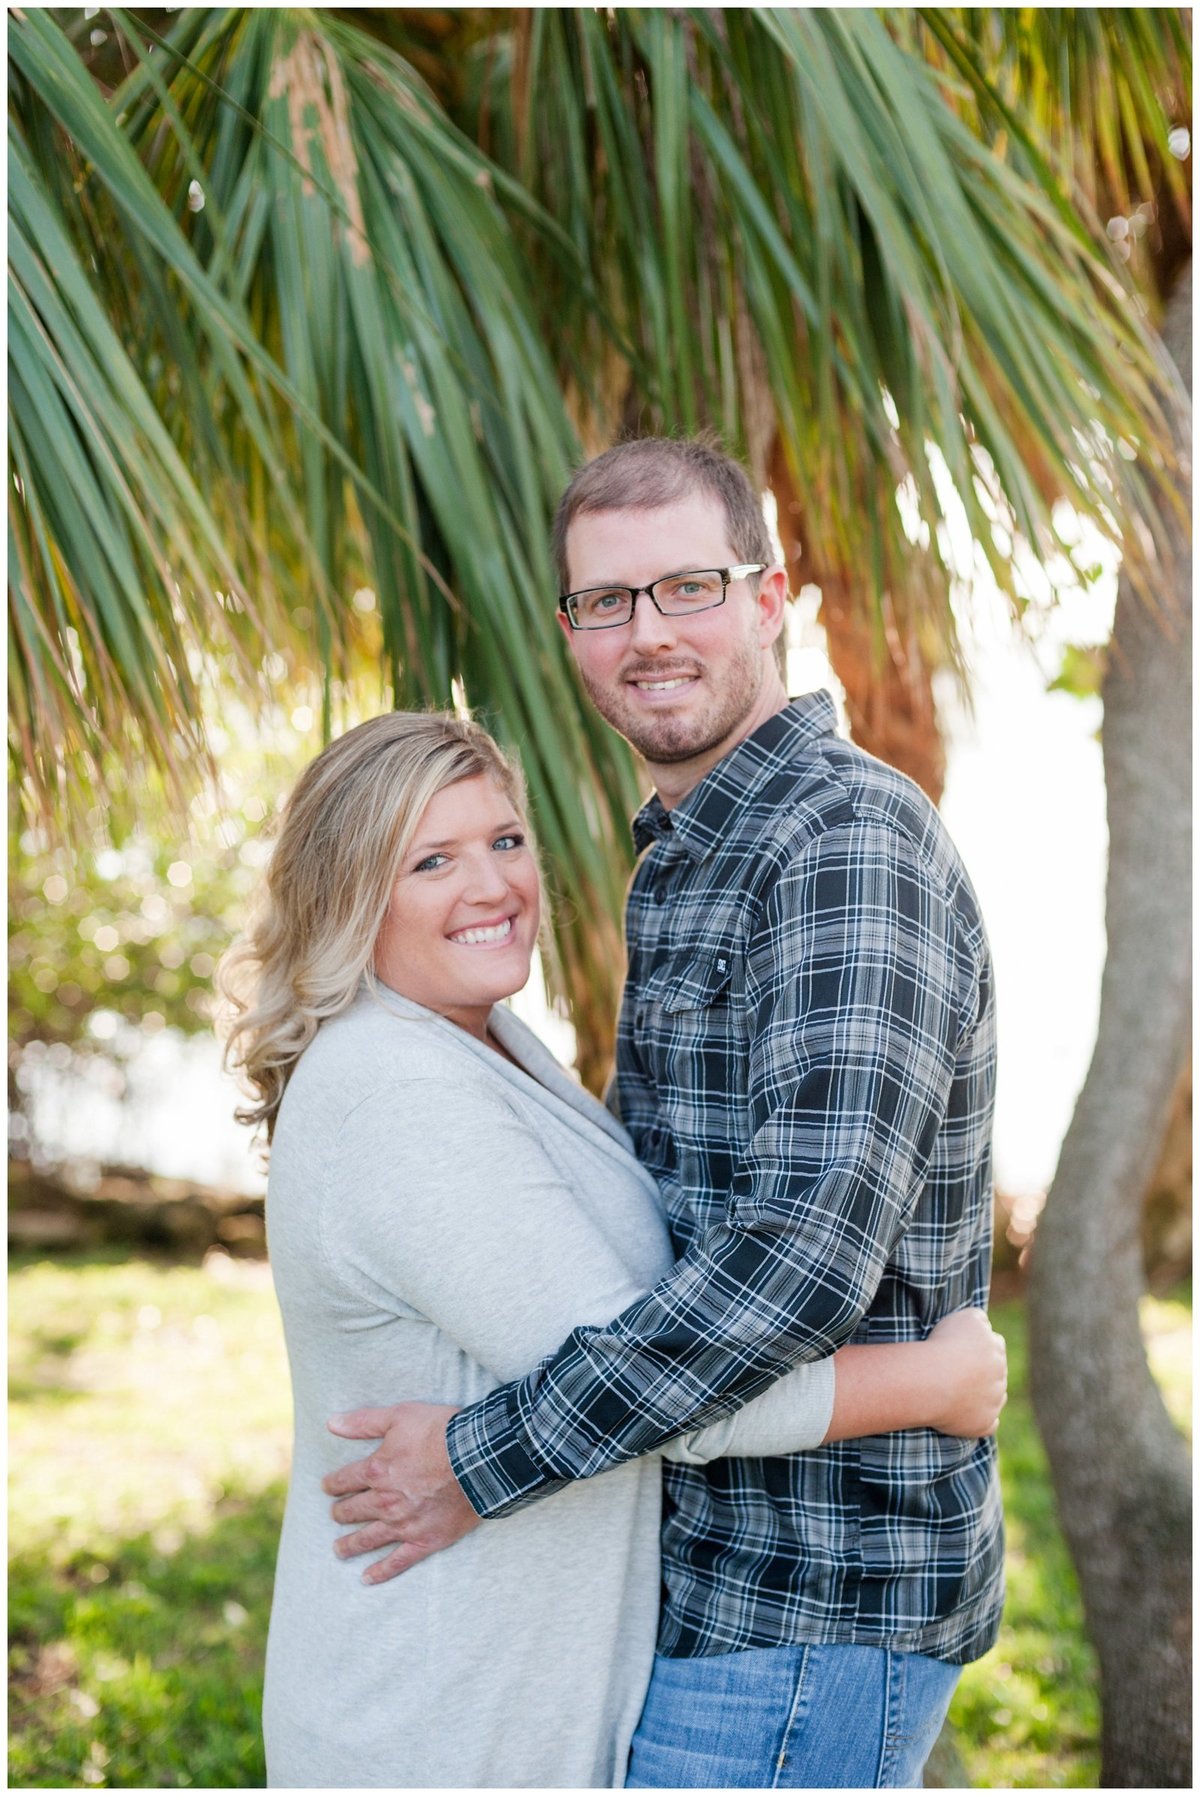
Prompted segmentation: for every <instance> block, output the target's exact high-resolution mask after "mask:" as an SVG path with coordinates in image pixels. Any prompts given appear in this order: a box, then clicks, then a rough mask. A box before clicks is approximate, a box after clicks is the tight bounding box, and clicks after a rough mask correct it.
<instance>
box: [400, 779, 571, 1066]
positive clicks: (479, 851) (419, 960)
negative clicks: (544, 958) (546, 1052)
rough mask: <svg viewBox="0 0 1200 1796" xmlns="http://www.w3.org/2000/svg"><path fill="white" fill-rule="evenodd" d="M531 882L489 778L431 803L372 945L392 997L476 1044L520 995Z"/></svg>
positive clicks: (510, 819) (518, 827)
mask: <svg viewBox="0 0 1200 1796" xmlns="http://www.w3.org/2000/svg"><path fill="white" fill-rule="evenodd" d="M537 930H538V876H537V866H536V863H535V861H534V858H533V853H532V851H531V849H530V847H529V845H528V842H527V841H526V837H525V829H524V826H523V825H522V823H521V821H520V818H519V817H518V815H517V811H516V809H515V807H514V805H513V803H512V800H511V799H509V798H507V797H506V796H505V794H504V793H503V792H502V791H501V789H500V787H499V786H498V785H497V784H496V782H495V781H494V780H493V779H491V778H490V777H489V775H487V774H477V775H475V776H474V777H473V778H471V779H465V780H459V781H458V782H457V783H456V784H455V785H453V786H446V787H445V788H444V789H443V790H442V791H441V792H439V793H437V794H436V796H435V797H433V798H431V799H430V801H429V803H428V805H427V806H426V808H425V812H424V815H423V816H422V818H421V820H420V822H419V823H418V825H417V830H416V834H415V835H414V837H413V841H412V846H411V848H410V849H409V851H408V853H407V854H406V855H405V856H404V859H403V861H402V862H401V864H400V870H399V872H398V874H397V876H396V881H395V884H394V885H393V887H392V895H391V898H390V900H389V902H388V908H387V915H386V916H385V917H384V920H383V925H382V927H381V928H380V931H379V934H378V936H377V937H376V938H375V971H376V973H377V974H378V976H379V977H380V979H382V980H383V982H384V984H385V985H389V986H390V987H391V988H392V990H393V991H395V992H399V993H400V995H401V996H402V997H405V998H411V999H413V1000H414V1002H415V1003H417V1004H424V1005H425V1007H426V1008H427V1009H429V1010H436V1011H438V1012H439V1013H440V1014H441V1015H442V1016H445V1017H449V1018H450V1020H451V1021H452V1022H455V1023H458V1024H459V1025H460V1026H461V1027H462V1028H464V1029H467V1030H469V1031H470V1033H471V1034H472V1035H476V1036H478V1037H479V1039H480V1040H482V1039H483V1037H484V1034H485V1032H486V1029H487V1018H488V1012H489V1011H490V1009H491V1007H492V1005H493V1004H495V1003H496V1002H498V1000H499V999H501V998H508V997H511V996H512V994H513V992H516V991H520V989H521V987H522V986H523V985H524V984H525V981H526V980H527V979H528V977H529V962H530V957H531V955H532V953H533V948H534V943H535V941H536V940H537Z"/></svg>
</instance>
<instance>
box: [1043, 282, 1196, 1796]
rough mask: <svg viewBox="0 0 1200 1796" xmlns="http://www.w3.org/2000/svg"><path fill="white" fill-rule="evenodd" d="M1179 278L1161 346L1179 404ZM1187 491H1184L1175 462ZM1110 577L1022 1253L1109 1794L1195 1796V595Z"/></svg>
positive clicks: (1183, 366)
mask: <svg viewBox="0 0 1200 1796" xmlns="http://www.w3.org/2000/svg"><path fill="white" fill-rule="evenodd" d="M1190 323H1191V269H1190V265H1189V266H1188V267H1187V268H1186V269H1185V270H1184V271H1183V274H1182V276H1181V278H1180V280H1179V281H1178V282H1177V284H1176V287H1175V289H1174V292H1173V293H1172V296H1171V301H1170V304H1169V306H1168V308H1167V316H1166V320H1165V324H1164V329H1163V336H1164V340H1165V342H1166V345H1167V348H1168V350H1169V351H1170V353H1171V355H1172V356H1173V357H1174V359H1175V362H1176V364H1177V366H1178V368H1179V371H1180V374H1181V376H1182V377H1183V380H1184V382H1185V384H1186V386H1187V388H1188V391H1189V392H1190V390H1191V348H1190ZM1180 451H1181V476H1180V477H1181V483H1183V484H1184V485H1185V490H1186V492H1187V493H1190V467H1189V465H1188V462H1187V446H1186V444H1184V443H1182V442H1181V445H1180ZM1176 551H1177V555H1178V566H1177V569H1176V570H1175V577H1174V579H1173V582H1172V583H1171V584H1170V585H1169V587H1168V589H1167V590H1164V591H1162V592H1160V593H1159V594H1157V595H1156V597H1157V599H1158V601H1159V604H1158V607H1157V610H1158V614H1157V615H1155V614H1154V613H1153V612H1152V611H1151V609H1150V608H1149V607H1148V606H1147V605H1146V604H1145V603H1144V602H1143V601H1142V600H1141V599H1139V597H1138V596H1137V594H1136V593H1135V592H1134V591H1133V589H1132V587H1131V586H1130V584H1129V582H1128V581H1127V580H1125V579H1122V581H1121V584H1120V587H1119V589H1118V597H1117V610H1116V618H1115V622H1114V627H1113V641H1112V645H1111V648H1110V651H1109V658H1108V670H1107V673H1106V676H1105V681H1104V688H1103V697H1104V732H1103V748H1104V767H1105V777H1106V781H1107V793H1108V820H1109V842H1110V846H1109V867H1108V887H1107V924H1108V957H1107V960H1106V963H1105V969H1104V979H1103V985H1102V990H1101V1006H1100V1022H1099V1027H1098V1031H1097V1038H1096V1046H1095V1050H1094V1054H1093V1058H1092V1063H1091V1067H1090V1069H1089V1071H1088V1075H1087V1079H1086V1081H1085V1083H1084V1087H1083V1090H1082V1092H1081V1094H1080V1097H1079V1101H1078V1104H1077V1105H1076V1109H1075V1114H1074V1116H1073V1118H1072V1121H1071V1126H1070V1128H1069V1130H1068V1132H1067V1137H1066V1140H1065V1141H1064V1143H1063V1148H1062V1154H1061V1157H1060V1160H1059V1164H1058V1170H1057V1172H1056V1174H1055V1178H1054V1183H1053V1186H1052V1188H1051V1191H1050V1195H1049V1198H1048V1199H1047V1202H1046V1207H1045V1210H1044V1211H1043V1214H1042V1217H1041V1219H1040V1222H1039V1225H1038V1230H1037V1235H1036V1238H1035V1241H1034V1248H1033V1256H1032V1277H1031V1285H1030V1324H1031V1360H1032V1368H1031V1369H1032V1385H1033V1399H1034V1407H1035V1411H1036V1415H1037V1420H1038V1426H1039V1428H1040V1430H1041V1433H1042V1437H1043V1439H1044V1441H1045V1444H1046V1451H1047V1454H1048V1456H1049V1460H1050V1466H1051V1471H1052V1474H1053V1478H1054V1484H1055V1489H1056V1492H1057V1496H1058V1506H1059V1514H1060V1516H1061V1519H1062V1524H1063V1530H1064V1532H1065V1534H1066V1537H1067V1541H1068V1544H1069V1546H1070V1550H1071V1555H1072V1557H1073V1559H1074V1561H1075V1566H1076V1569H1077V1571H1078V1573H1079V1581H1080V1586H1081V1589H1082V1592H1083V1601H1084V1608H1085V1612H1086V1617H1087V1626H1088V1632H1089V1634H1090V1637H1091V1639H1092V1642H1093V1644H1094V1646H1095V1648H1096V1652H1097V1655H1098V1657H1099V1661H1100V1679H1101V1695H1102V1703H1103V1717H1104V1719H1103V1742H1102V1750H1103V1759H1102V1769H1101V1783H1102V1784H1103V1785H1105V1786H1106V1787H1110V1788H1132V1787H1139V1788H1144V1787H1153V1786H1157V1787H1169V1788H1177V1787H1178V1788H1185V1787H1190V1785H1191V1670H1190V1650H1191V1550H1192V1549H1191V1516H1190V1487H1189V1476H1188V1456H1187V1453H1186V1450H1185V1447H1184V1443H1183V1441H1182V1440H1181V1438H1180V1436H1179V1435H1178V1433H1177V1432H1176V1430H1175V1428H1174V1427H1173V1426H1172V1424H1171V1421H1170V1419H1169V1417H1168V1415H1167V1413H1166V1410H1165V1408H1164V1406H1163V1403H1162V1399H1161V1397H1160V1395H1159V1392H1158V1389H1157V1386H1156V1385H1155V1383H1154V1379H1153V1377H1152V1376H1151V1373H1150V1370H1149V1366H1148V1364H1147V1360H1146V1352H1145V1346H1144V1343H1143V1340H1142V1335H1141V1331H1140V1328H1139V1326H1138V1302H1139V1299H1140V1297H1141V1295H1142V1292H1143V1289H1144V1277H1143V1267H1142V1254H1141V1244H1140V1223H1141V1213H1142V1203H1143V1198H1144V1196H1145V1192H1146V1188H1147V1185H1148V1183H1149V1182H1150V1180H1151V1178H1152V1176H1153V1174H1154V1171H1155V1166H1156V1163H1157V1160H1158V1156H1159V1153H1160V1150H1161V1147H1162V1142H1163V1138H1164V1135H1165V1132H1166V1126H1167V1119H1168V1116H1169V1113H1170V1109H1171V1104H1172V1099H1173V1096H1174V1093H1175V1091H1176V1088H1177V1084H1178V1081H1179V1078H1180V1074H1181V1070H1182V1068H1183V1065H1184V1063H1185V1058H1186V1054H1187V1044H1188V1035H1189V1021H1190V1007H1189V984H1190V975H1191V918H1190V908H1191V906H1190V800H1191V754H1190V750H1191V579H1190V558H1189V553H1188V547H1187V544H1186V542H1185V541H1184V540H1183V539H1182V533H1178V540H1177V543H1176Z"/></svg>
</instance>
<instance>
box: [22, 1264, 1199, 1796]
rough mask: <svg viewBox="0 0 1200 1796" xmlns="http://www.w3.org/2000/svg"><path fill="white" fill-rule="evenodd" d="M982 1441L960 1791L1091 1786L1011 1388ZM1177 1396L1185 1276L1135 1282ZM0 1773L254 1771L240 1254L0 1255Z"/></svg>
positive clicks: (261, 1538) (250, 1340)
mask: <svg viewBox="0 0 1200 1796" xmlns="http://www.w3.org/2000/svg"><path fill="white" fill-rule="evenodd" d="M997 1321H998V1324H999V1326H1000V1327H1001V1328H1002V1329H1003V1331H1004V1333H1005V1335H1006V1336H1007V1338H1008V1343H1009V1353H1010V1363H1011V1368H1012V1387H1013V1395H1012V1398H1011V1400H1010V1403H1009V1406H1008V1409H1007V1410H1006V1412H1005V1416H1004V1421H1003V1423H1002V1425H1001V1434H1000V1448H1001V1464H1002V1470H1003V1477H1004V1488H1005V1506H1006V1510H1007V1515H1008V1536H1009V1603H1008V1609H1007V1612H1006V1617H1005V1622H1004V1628H1003V1632H1002V1634H1001V1638H1000V1641H999V1644H998V1645H997V1646H996V1647H995V1648H994V1649H993V1651H992V1652H991V1653H989V1654H988V1656H987V1658H986V1659H983V1660H981V1661H980V1662H979V1664H978V1665H974V1666H971V1667H969V1668H968V1669H967V1671H966V1673H965V1675H964V1677H963V1681H962V1684H961V1686H960V1689H959V1692H958V1695H957V1696H956V1699H955V1703H954V1707H953V1709H952V1711H951V1713H952V1718H953V1720H954V1723H955V1726H956V1730H957V1736H958V1746H959V1750H960V1752H961V1754H962V1757H963V1760H964V1762H965V1764H966V1766H967V1769H968V1772H969V1774H970V1776H971V1779H972V1781H973V1783H975V1784H976V1785H977V1786H979V1787H985V1788H986V1787H990V1788H1002V1787H1025V1788H1030V1787H1033V1788H1047V1787H1057V1786H1067V1785H1082V1784H1094V1783H1095V1781H1096V1777H1097V1771H1098V1753H1097V1735H1098V1725H1099V1714H1098V1705H1097V1694H1096V1679H1095V1666H1094V1660H1093V1657H1092V1654H1091V1651H1090V1649H1089V1648H1088V1646H1087V1644H1086V1642H1085V1640H1084V1638H1083V1633H1082V1622H1081V1615H1080V1606H1079V1597H1078V1592H1077V1589H1076V1585H1075V1579H1074V1575H1073V1573H1072V1571H1071V1568H1070V1564H1069V1561H1068V1559H1067V1556H1066V1550H1065V1548H1064V1546H1063V1544H1062V1539H1061V1536H1060V1535H1059V1533H1058V1529H1057V1525H1056V1523H1055V1520H1054V1510H1053V1503H1052V1500H1051V1496H1050V1490H1049V1485H1048V1482H1047V1478H1046V1469H1045V1461H1044V1457H1043V1454H1042V1451H1041V1446H1040V1443H1039V1441H1038V1439H1037V1435H1036V1432H1035V1430H1034V1427H1033V1420H1032V1417H1031V1414H1030V1411H1029V1404H1028V1399H1027V1396H1026V1394H1025V1318H1024V1312H1023V1309H1022V1307H1021V1306H1020V1305H1019V1304H1006V1305H1003V1306H1001V1307H1000V1309H999V1310H998V1312H997ZM1146 1322H1147V1330H1148V1333H1149V1334H1150V1336H1151V1345H1152V1354H1153V1358H1154V1362H1155V1368H1156V1371H1157V1372H1158V1373H1159V1376H1160V1378H1161V1379H1162V1381H1163V1384H1164V1388H1165V1390H1166V1392H1167V1396H1168V1402H1169V1404H1170V1405H1171V1407H1172V1410H1173V1413H1175V1414H1176V1415H1177V1417H1178V1419H1180V1421H1181V1422H1184V1421H1186V1416H1187V1412H1188V1401H1189V1396H1188V1388H1187V1387H1188V1372H1189V1364H1190V1356H1189V1342H1190V1323H1191V1308H1190V1298H1188V1299H1186V1300H1174V1301H1171V1302H1150V1301H1148V1302H1147V1311H1146ZM9 1324H10V1337H11V1338H10V1381H11V1382H10V1393H11V1401H12V1414H11V1431H10V1548H11V1554H12V1566H11V1577H10V1626H11V1633H10V1641H11V1645H10V1680H11V1701H10V1723H11V1730H12V1743H11V1750H10V1761H9V1780H10V1784H11V1785H12V1786H14V1787H17V1788H33V1787H38V1788H46V1787H63V1786H66V1787H72V1788H77V1787H79V1786H86V1785H92V1786H96V1787H100V1786H105V1785H107V1786H113V1787H123V1788H132V1787H143V1788H176V1787H180V1786H184V1785H192V1786H196V1787H204V1786H209V1787H215V1788H226V1789H228V1788H237V1787H256V1786H260V1785H261V1784H262V1781H263V1761H262V1748H261V1743H260V1740H259V1732H258V1704H259V1692H260V1683H261V1668H262V1656H263V1648H264V1644H265V1638H266V1625H267V1613H268V1609H269V1605H270V1593H271V1577H272V1570H273V1565H274V1556H275V1541H276V1537H277V1534H278V1529H279V1523H280V1519H281V1516H282V1509H283V1495H284V1487H285V1480H286V1474H287V1455H288V1448H289V1442H290V1433H291V1427H290V1410H289V1399H288V1386H287V1367H286V1361H285V1356H284V1351H283V1341H282V1336H281V1332H280V1327H279V1321H278V1316H277V1314H276V1311H275V1306H274V1300H273V1297H272V1295H271V1288H270V1277H269V1273H268V1272H267V1269H266V1268H265V1266H262V1265H260V1264H257V1263H254V1262H246V1261H231V1260H229V1259H226V1258H224V1257H223V1256H218V1257H217V1258H215V1259H212V1260H210V1261H209V1262H208V1263H207V1264H206V1265H205V1266H203V1267H190V1266H175V1265H168V1264H165V1263H162V1262H150V1261H146V1260H132V1259H124V1258H120V1257H118V1256H112V1257H110V1258H107V1259H105V1258H99V1257H97V1258H92V1259H89V1260H86V1261H80V1260H75V1261H66V1260H59V1261H56V1262H54V1263H52V1264H51V1263H46V1262H40V1263H39V1262H35V1261H30V1260H23V1261H22V1260H18V1261H14V1263H13V1269H12V1278H11V1282H10V1298H9Z"/></svg>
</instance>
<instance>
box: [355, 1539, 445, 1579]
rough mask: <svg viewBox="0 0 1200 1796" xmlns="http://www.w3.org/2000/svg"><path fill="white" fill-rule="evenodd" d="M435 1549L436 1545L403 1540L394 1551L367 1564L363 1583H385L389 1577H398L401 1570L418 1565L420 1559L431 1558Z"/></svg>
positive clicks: (404, 1570) (407, 1569)
mask: <svg viewBox="0 0 1200 1796" xmlns="http://www.w3.org/2000/svg"><path fill="white" fill-rule="evenodd" d="M437 1550H438V1549H437V1548H436V1547H429V1546H425V1547H419V1546H416V1545H414V1543H413V1542H412V1541H405V1542H404V1544H403V1545H402V1546H398V1547H397V1548H396V1550H395V1552H392V1553H385V1554H384V1556H383V1558H382V1559H376V1561H375V1563H374V1564H373V1565H368V1567H367V1569H366V1571H365V1572H364V1573H363V1575H362V1581H363V1583H364V1584H386V1583H387V1582H388V1580H389V1578H398V1577H399V1576H400V1573H401V1572H406V1571H409V1570H410V1569H411V1568H412V1567H413V1566H414V1565H419V1564H420V1563H421V1561H422V1559H429V1558H431V1557H432V1555H433V1554H434V1553H436V1552H437Z"/></svg>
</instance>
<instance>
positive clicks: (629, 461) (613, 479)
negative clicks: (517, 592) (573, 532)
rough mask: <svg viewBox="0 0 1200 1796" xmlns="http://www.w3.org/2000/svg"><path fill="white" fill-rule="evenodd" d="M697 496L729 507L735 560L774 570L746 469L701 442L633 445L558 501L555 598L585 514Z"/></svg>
mask: <svg viewBox="0 0 1200 1796" xmlns="http://www.w3.org/2000/svg"><path fill="white" fill-rule="evenodd" d="M695 492H705V493H711V494H712V496H713V498H714V499H719V500H720V502H721V504H722V505H723V506H724V507H725V517H726V520H727V522H728V525H729V546H730V548H731V549H732V550H733V554H734V558H735V560H736V561H761V562H762V564H763V566H764V567H770V565H771V563H772V562H773V561H774V559H775V552H774V550H773V549H772V547H771V538H770V536H769V535H768V534H767V526H766V523H765V521H764V519H763V509H762V500H761V498H760V497H759V495H758V493H757V492H755V490H754V485H753V482H752V481H751V479H750V476H749V475H748V474H747V472H746V470H745V468H744V467H743V466H742V464H741V462H738V461H734V459H733V458H732V456H729V455H725V454H724V453H723V452H722V451H721V450H720V449H718V448H716V447H715V445H714V444H712V443H710V442H707V441H705V440H704V438H702V437H700V438H697V437H692V438H676V437H636V438H634V439H633V440H631V441H630V442H627V443H617V444H616V446H615V447H614V448H612V449H606V450H605V451H604V454H603V455H598V456H597V457H596V459H595V461H590V462H588V463H586V465H585V466H584V467H582V468H580V469H579V471H578V473H577V474H576V475H575V476H574V478H573V479H572V481H571V484H570V485H569V486H568V488H567V490H566V492H565V493H564V494H563V496H562V498H561V499H560V500H559V502H558V510H557V511H556V512H555V514H554V534H553V537H552V539H551V547H552V549H553V554H554V567H555V572H556V574H557V577H558V590H559V591H560V592H566V591H567V589H568V586H569V584H570V574H569V573H568V571H567V531H568V530H569V529H570V527H571V524H572V523H573V521H574V520H575V518H577V517H578V516H579V515H580V513H581V512H588V511H625V510H636V511H653V510H656V509H657V508H658V507H659V506H660V505H674V504H676V503H677V501H678V500H680V499H686V498H687V497H688V496H689V495H690V494H691V493H695Z"/></svg>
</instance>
